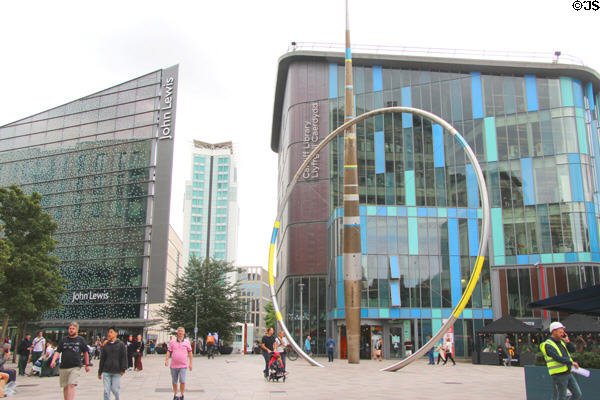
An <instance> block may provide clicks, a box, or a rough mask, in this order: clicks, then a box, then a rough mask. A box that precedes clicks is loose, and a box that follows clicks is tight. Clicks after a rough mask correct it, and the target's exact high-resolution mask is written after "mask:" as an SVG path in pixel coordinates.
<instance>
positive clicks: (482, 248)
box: [268, 107, 490, 371]
mask: <svg viewBox="0 0 600 400" xmlns="http://www.w3.org/2000/svg"><path fill="white" fill-rule="evenodd" d="M396 112H397V113H409V114H415V115H419V116H421V117H424V118H427V119H429V120H431V121H433V122H435V123H437V124H439V125H441V126H442V128H444V131H446V132H449V133H450V134H451V135H452V136H453V137H454V138H455V139H456V140H457V141H458V143H459V144H460V145H461V146H462V148H463V149H464V150H465V152H466V154H467V157H468V158H469V161H470V162H471V165H472V166H473V169H474V170H475V176H476V177H477V184H478V185H479V196H480V198H481V205H482V209H483V221H482V235H481V238H480V239H479V252H478V254H477V259H476V261H475V267H474V268H473V272H472V273H471V277H470V278H469V282H468V283H467V286H466V288H465V290H464V292H463V293H462V297H461V298H460V301H459V302H458V304H457V305H456V307H455V308H454V310H452V314H451V316H450V318H448V319H447V320H446V322H445V323H444V324H443V325H442V327H441V328H440V330H439V331H438V332H437V333H436V334H435V335H433V337H432V338H431V339H430V340H429V341H428V342H427V343H425V344H424V345H423V346H422V347H421V348H420V349H418V350H417V351H416V352H414V353H413V354H411V355H410V356H408V357H406V358H404V359H402V360H400V361H398V362H397V363H395V364H392V365H390V366H388V367H386V368H382V369H381V371H396V370H398V369H400V368H402V367H405V366H407V365H408V364H410V363H412V362H413V361H416V360H417V359H419V358H421V357H422V356H424V355H425V353H427V351H429V350H430V349H431V348H432V347H433V346H434V345H435V344H436V343H437V342H438V341H439V340H440V339H441V338H442V337H443V336H444V334H445V333H446V332H448V330H450V328H451V327H452V325H454V322H455V321H456V320H457V319H458V318H459V317H460V314H461V313H462V312H463V310H464V308H465V307H466V305H467V303H468V301H469V299H470V298H471V295H472V294H473V290H474V289H475V286H476V285H477V281H478V280H479V275H480V274H481V269H482V267H483V262H484V260H485V256H484V254H485V252H486V250H487V242H488V238H489V234H490V203H489V199H488V194H487V186H486V184H485V179H484V177H483V171H482V170H481V166H480V165H479V162H478V161H477V157H476V156H475V153H473V150H472V149H471V147H470V146H469V144H468V143H467V141H466V140H465V139H464V138H463V137H462V135H461V134H460V133H458V131H457V130H456V129H455V128H454V127H453V126H452V125H450V123H448V122H447V121H445V120H444V119H442V118H440V117H438V116H437V115H435V114H432V113H430V112H428V111H425V110H421V109H418V108H412V107H387V108H379V109H377V110H372V111H369V112H366V113H364V114H361V115H359V116H357V117H356V118H353V119H351V120H349V121H347V122H345V123H344V124H343V125H341V126H340V127H339V128H337V129H335V130H334V131H333V132H331V133H330V134H329V135H328V136H327V137H325V139H323V140H322V141H321V142H320V143H319V145H318V146H317V147H315V148H314V149H313V151H312V152H311V153H310V155H309V156H308V157H307V158H306V160H304V162H303V163H302V165H300V167H299V168H298V171H297V172H296V174H295V175H294V177H293V179H292V180H291V181H290V183H289V184H288V186H287V189H286V192H285V196H284V197H283V200H282V202H281V203H280V207H279V212H278V214H277V218H276V220H275V224H274V226H273V234H272V236H271V244H270V246H269V264H268V266H269V288H270V289H271V300H272V301H273V308H274V310H275V316H276V318H277V322H278V324H279V326H280V328H281V329H282V330H283V331H284V333H285V336H286V337H287V339H288V340H289V342H290V344H291V346H292V347H293V348H294V350H296V352H297V353H298V354H299V355H300V356H301V357H302V358H304V359H305V360H306V361H308V362H309V363H310V364H312V365H314V366H318V367H323V365H321V364H320V363H318V362H317V361H315V360H314V359H313V358H311V357H310V356H309V355H308V354H306V353H305V352H304V351H302V349H301V348H300V346H298V344H297V343H296V341H295V340H294V338H293V337H292V335H290V332H289V331H288V329H287V327H286V325H285V322H283V317H282V315H281V312H280V311H279V304H278V303H277V298H276V295H275V278H274V275H273V258H274V254H275V245H276V242H277V233H278V231H279V221H280V219H281V215H282V214H283V210H284V209H285V204H286V203H287V202H288V200H289V198H290V196H291V194H292V190H293V189H294V186H295V185H296V183H297V182H298V179H299V178H300V177H301V176H302V172H303V171H304V170H305V169H306V168H307V167H308V166H309V164H310V162H311V161H312V160H313V158H314V157H315V156H316V155H317V154H319V152H320V151H321V150H322V149H323V148H324V147H325V146H326V145H327V144H328V143H329V142H331V140H333V138H335V137H336V136H337V135H339V134H340V133H342V132H344V131H345V130H346V129H348V128H349V127H350V126H352V125H355V124H357V123H358V122H360V121H363V120H365V119H367V118H370V117H373V116H375V115H380V114H387V113H396Z"/></svg>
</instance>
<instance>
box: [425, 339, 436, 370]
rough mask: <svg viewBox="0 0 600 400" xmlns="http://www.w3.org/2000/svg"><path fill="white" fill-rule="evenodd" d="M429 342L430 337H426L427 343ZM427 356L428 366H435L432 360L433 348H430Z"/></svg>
mask: <svg viewBox="0 0 600 400" xmlns="http://www.w3.org/2000/svg"><path fill="white" fill-rule="evenodd" d="M430 340H431V335H427V341H428V342H429V341H430ZM427 356H428V357H429V365H435V362H434V359H433V346H431V348H430V349H429V351H428V352H427Z"/></svg>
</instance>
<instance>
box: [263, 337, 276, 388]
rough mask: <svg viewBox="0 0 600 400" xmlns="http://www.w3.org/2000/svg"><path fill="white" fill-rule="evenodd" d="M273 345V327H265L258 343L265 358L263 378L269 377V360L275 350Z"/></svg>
mask: <svg viewBox="0 0 600 400" xmlns="http://www.w3.org/2000/svg"><path fill="white" fill-rule="evenodd" d="M274 345H275V338H274V337H273V328H267V333H266V334H265V336H263V337H262V344H261V345H260V347H261V348H262V353H263V357H264V359H265V369H264V370H263V374H264V376H265V379H269V361H270V360H271V353H273V351H275V348H274Z"/></svg>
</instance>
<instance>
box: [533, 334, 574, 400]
mask: <svg viewBox="0 0 600 400" xmlns="http://www.w3.org/2000/svg"><path fill="white" fill-rule="evenodd" d="M550 335H551V336H550V337H549V338H548V339H546V341H545V342H543V343H542V344H541V345H540V350H541V351H542V353H543V354H544V359H545V360H546V366H547V367H548V373H549V374H550V376H551V377H552V383H553V387H554V399H555V400H566V399H567V387H568V388H569V390H570V391H571V393H572V394H573V396H571V400H579V399H581V390H580V389H579V384H578V383H577V380H576V379H575V377H574V376H573V375H572V374H571V367H574V368H579V364H577V363H576V362H575V361H573V359H572V358H571V352H573V351H575V346H574V345H573V344H572V343H571V341H570V340H569V335H567V333H566V332H565V326H564V325H563V324H561V323H560V322H553V323H551V324H550Z"/></svg>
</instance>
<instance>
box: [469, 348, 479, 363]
mask: <svg viewBox="0 0 600 400" xmlns="http://www.w3.org/2000/svg"><path fill="white" fill-rule="evenodd" d="M480 354H481V353H480V352H478V351H474V352H473V354H471V362H472V363H473V364H481V359H480Z"/></svg>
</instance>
